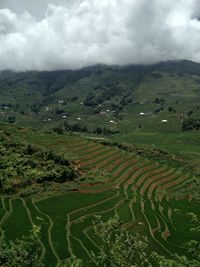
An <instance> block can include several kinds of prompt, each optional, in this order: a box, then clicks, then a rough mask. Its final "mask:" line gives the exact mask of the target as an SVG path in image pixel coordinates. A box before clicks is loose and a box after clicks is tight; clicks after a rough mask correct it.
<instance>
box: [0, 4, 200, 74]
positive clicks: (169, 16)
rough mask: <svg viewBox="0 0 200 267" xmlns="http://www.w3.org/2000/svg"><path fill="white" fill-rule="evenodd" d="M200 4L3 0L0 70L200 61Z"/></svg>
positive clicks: (0, 14) (0, 10) (0, 9)
mask: <svg viewBox="0 0 200 267" xmlns="http://www.w3.org/2000/svg"><path fill="white" fill-rule="evenodd" d="M198 10H199V1H197V0H190V1H188V0H181V1H180V0H173V1H172V0H170V1H167V2H166V1H164V0H154V1H151V3H150V2H149V1H148V0H141V1H136V0H122V1H117V0H101V1H100V0H76V1H67V4H66V1H63V0H51V1H50V0H45V1H42V3H41V1H34V2H33V1H32V2H31V3H28V2H27V1H25V0H19V1H17V4H16V2H15V1H13V0H7V1H5V0H3V1H1V3H0V39H1V42H0V70H3V69H11V70H18V71H25V70H58V69H78V68H81V67H85V66H89V65H94V64H109V65H113V64H117V65H126V64H151V63H156V62H160V61H166V60H180V59H188V60H193V61H196V62H199V61H200V50H199V42H200V34H199V33H200V21H199V16H200V14H199V11H198Z"/></svg>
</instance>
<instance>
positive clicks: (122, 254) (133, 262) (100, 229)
mask: <svg viewBox="0 0 200 267" xmlns="http://www.w3.org/2000/svg"><path fill="white" fill-rule="evenodd" d="M93 229H94V234H95V237H96V238H97V239H98V240H100V243H101V244H100V252H99V253H98V254H97V255H95V254H94V253H92V261H93V263H94V264H95V265H96V266H100V267H119V266H120V267H142V266H146V261H147V257H146V248H147V244H146V243H145V241H144V240H143V238H142V237H139V236H138V235H136V236H132V235H130V234H129V233H128V232H127V231H126V230H125V229H123V227H122V224H121V222H120V221H119V219H118V218H117V217H114V218H111V219H109V220H108V221H107V222H102V221H101V218H100V217H96V220H95V221H94V224H93Z"/></svg>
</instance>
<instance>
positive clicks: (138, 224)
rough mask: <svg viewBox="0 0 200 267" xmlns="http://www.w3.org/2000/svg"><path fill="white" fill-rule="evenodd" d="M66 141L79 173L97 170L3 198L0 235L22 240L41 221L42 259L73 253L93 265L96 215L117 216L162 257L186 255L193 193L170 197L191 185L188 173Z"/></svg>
mask: <svg viewBox="0 0 200 267" xmlns="http://www.w3.org/2000/svg"><path fill="white" fill-rule="evenodd" d="M77 140H78V141H77ZM64 145H65V147H64V149H65V151H66V152H70V153H71V154H72V155H74V157H75V158H76V159H77V163H78V166H79V168H80V171H81V172H82V173H87V172H89V171H90V170H93V171H94V170H96V171H97V172H96V175H94V177H93V179H91V181H90V182H83V183H82V184H81V186H79V185H77V188H76V189H73V190H68V192H65V193H63V194H58V195H54V196H52V197H47V198H42V199H37V198H31V197H30V198H19V197H16V198H11V197H5V196H4V197H3V196H2V197H1V202H0V218H1V221H0V229H1V232H2V234H3V233H4V234H5V236H6V237H8V238H9V239H15V238H20V237H22V236H23V235H27V234H28V232H29V230H30V229H31V228H32V225H33V224H38V223H39V222H40V223H41V239H40V244H41V246H42V249H43V253H42V255H41V261H42V262H43V263H44V264H45V266H56V265H59V263H60V262H61V261H62V260H63V259H65V258H67V257H69V256H70V255H72V254H74V255H76V256H77V257H79V258H81V259H83V260H84V266H86V267H87V266H93V265H92V264H91V263H90V261H89V259H90V253H91V251H94V252H98V250H99V245H100V244H99V240H96V239H95V237H94V235H93V231H92V222H93V220H94V216H95V215H101V216H102V219H103V220H107V219H109V218H110V217H111V216H114V215H117V216H118V217H119V218H120V219H121V220H122V222H123V226H124V227H126V228H127V229H128V230H129V231H130V232H131V233H132V234H135V233H136V232H137V233H138V232H139V233H141V234H142V235H143V236H145V238H146V240H147V241H148V242H149V244H150V248H151V250H153V251H157V252H158V253H160V254H163V255H166V256H170V254H171V253H180V254H183V253H186V252H185V251H184V248H183V243H185V242H186V241H189V240H190V239H192V238H195V235H194V234H192V233H189V229H190V228H191V222H190V220H189V218H188V213H191V212H193V213H195V214H196V213H197V211H198V203H197V202H196V200H194V199H192V196H191V195H190V196H189V195H188V196H187V195H184V196H182V197H181V198H180V196H179V197H176V196H175V194H173V195H171V190H172V189H173V192H176V191H177V192H179V190H181V189H182V188H184V186H185V184H186V183H187V185H189V184H190V183H192V182H193V179H194V177H193V176H192V175H190V174H187V173H185V172H184V171H182V170H181V169H180V168H172V167H171V166H170V165H167V164H165V165H162V164H160V163H158V162H155V161H151V160H147V159H144V158H142V157H139V156H136V155H134V154H133V153H128V152H125V151H122V150H120V149H119V148H116V147H115V146H112V147H111V146H108V145H103V144H100V143H96V142H94V141H91V140H87V139H83V138H74V140H73V138H71V139H70V142H68V143H66V144H64ZM98 173H99V175H98ZM100 174H101V175H100ZM177 196H178V194H177ZM19 215H20V216H19ZM150 264H151V262H150V260H149V266H150Z"/></svg>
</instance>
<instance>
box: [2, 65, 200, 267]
mask: <svg viewBox="0 0 200 267" xmlns="http://www.w3.org/2000/svg"><path fill="white" fill-rule="evenodd" d="M199 122H200V65H199V64H195V63H193V62H189V61H181V62H180V61H177V62H164V63H159V64H156V65H149V66H126V67H117V66H112V67H108V66H103V65H97V66H93V67H88V68H84V69H81V70H76V71H70V70H68V71H55V72H24V73H14V72H10V71H4V72H1V74H0V192H1V195H0V233H1V238H3V237H4V239H5V240H6V241H5V244H8V247H9V246H10V244H12V242H11V243H10V241H8V240H11V241H13V240H19V239H22V240H23V238H22V237H24V236H29V235H30V230H31V229H32V228H34V226H35V225H37V226H40V227H41V233H40V236H39V237H38V242H39V249H38V251H39V252H40V254H41V255H40V258H39V263H40V264H43V265H44V266H48V267H50V266H62V265H61V264H62V262H63V261H65V260H66V259H72V258H73V256H75V257H77V258H79V259H80V260H81V261H82V262H83V266H84V267H90V266H91V267H94V262H92V261H91V259H92V258H95V257H96V256H97V255H99V252H100V251H101V244H102V242H101V240H99V239H98V238H97V237H96V236H95V235H94V229H93V222H94V220H95V218H96V215H100V216H101V219H102V222H107V221H108V222H109V220H110V218H118V220H119V221H120V225H121V227H122V228H123V229H125V230H126V231H128V232H129V233H130V234H131V236H133V240H137V239H134V237H135V236H136V233H137V234H139V236H142V237H143V239H144V241H145V244H147V249H146V250H145V263H146V264H147V266H153V267H154V266H155V267H157V265H156V264H155V263H154V260H152V257H151V255H152V252H155V253H157V254H159V255H162V256H164V257H167V258H168V259H170V258H173V256H174V254H177V255H178V258H179V256H180V257H181V256H183V255H186V256H187V258H188V259H191V260H192V257H193V254H192V252H190V251H189V252H188V249H187V247H185V245H184V244H186V243H187V242H190V241H191V240H194V241H195V242H199V241H200V236H199V233H198V232H193V231H191V228H192V227H193V222H192V221H191V219H190V218H191V216H192V217H193V218H195V217H196V216H200V214H199V201H200V193H199V192H200V168H199V166H200V165H199V163H200V157H199V155H200V146H199V144H200V138H199V128H200V124H199ZM19 214H20V216H19ZM111 221H112V220H111ZM17 242H18V241H17ZM15 243H16V241H14V243H13V244H15ZM124 250H125V249H124ZM124 250H123V251H124ZM95 255H96V256H95ZM181 259H182V257H181ZM180 266H181V267H182V265H180ZM183 266H184V265H183ZM184 267H185V266H184Z"/></svg>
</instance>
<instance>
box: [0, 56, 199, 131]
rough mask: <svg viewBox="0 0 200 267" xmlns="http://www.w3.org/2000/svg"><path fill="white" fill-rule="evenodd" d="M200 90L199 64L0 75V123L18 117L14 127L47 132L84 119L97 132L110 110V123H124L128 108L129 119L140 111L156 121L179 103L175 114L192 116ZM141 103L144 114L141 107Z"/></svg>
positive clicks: (90, 68) (98, 67)
mask: <svg viewBox="0 0 200 267" xmlns="http://www.w3.org/2000/svg"><path fill="white" fill-rule="evenodd" d="M199 87H200V64H198V63H194V62H191V61H187V60H182V61H167V62H161V63H158V64H154V65H129V66H124V67H121V66H106V65H95V66H91V67H86V68H83V69H79V70H60V71H51V72H49V71H43V72H37V71H29V72H12V71H2V72H1V74H0V110H1V112H0V121H4V122H5V121H9V117H15V119H13V120H12V119H11V120H10V122H15V121H16V123H19V124H22V125H30V126H34V127H35V126H38V127H43V126H44V125H45V124H44V122H46V121H48V122H49V125H51V126H52V125H57V124H59V123H60V122H62V121H63V118H65V117H66V118H67V120H68V121H69V122H75V121H76V120H77V118H79V117H81V118H80V120H81V122H80V123H82V124H88V123H89V124H90V126H91V125H94V127H96V124H98V123H99V122H100V123H102V125H106V122H107V121H106V122H105V120H104V119H101V120H98V119H97V117H98V116H99V114H101V115H102V117H101V118H104V117H103V114H104V115H106V114H105V112H107V113H108V111H106V110H112V111H113V113H112V114H107V115H109V118H110V121H115V120H119V121H122V120H123V118H124V117H123V116H124V114H123V113H124V112H123V110H124V109H125V108H128V114H129V115H130V116H135V115H136V114H138V112H139V111H140V110H147V111H148V112H149V113H154V114H157V116H158V114H161V113H163V110H167V108H168V107H170V106H173V105H174V103H175V102H177V104H176V105H178V102H180V101H181V106H180V107H179V108H178V106H177V109H178V112H179V113H181V114H182V113H184V112H189V111H190V107H189V106H188V101H190V102H191V100H193V101H194V102H193V105H194V104H195V103H196V105H197V102H198V101H199V100H200V97H199V92H200V88H199ZM156 98H157V100H156ZM156 101H157V102H156ZM153 102H154V105H155V107H154V106H152V103H153ZM140 103H143V107H141V108H139V107H138V106H137V105H139V104H140ZM185 103H187V105H185ZM144 105H145V107H144ZM183 107H184V108H183ZM173 108H174V107H172V110H173ZM191 108H192V107H191ZM174 109H175V108H174ZM155 112H157V113H155ZM171 114H172V113H171ZM97 115H98V116H97ZM197 115H198V114H197ZM161 117H162V116H161ZM119 125H120V123H119ZM92 127H93V126H92ZM113 127H114V126H112V127H111V128H113ZM45 128H46V125H45ZM47 128H48V127H47ZM114 128H115V127H114ZM119 128H120V127H119Z"/></svg>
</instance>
